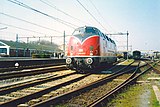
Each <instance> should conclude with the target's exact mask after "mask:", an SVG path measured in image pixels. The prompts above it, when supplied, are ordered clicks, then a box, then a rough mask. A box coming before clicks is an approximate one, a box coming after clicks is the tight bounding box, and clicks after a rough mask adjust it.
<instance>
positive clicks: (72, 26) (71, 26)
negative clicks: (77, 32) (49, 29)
mask: <svg viewBox="0 0 160 107" xmlns="http://www.w3.org/2000/svg"><path fill="white" fill-rule="evenodd" d="M7 1H9V2H11V3H14V4H17V5H19V6H22V7H24V8H27V9H30V10H32V11H34V12H37V13H39V14H42V15H44V16H47V17H49V18H51V19H54V20H56V21H58V22H60V23H62V24H64V25H66V26H68V27H70V28H73V29H75V27H78V26H77V25H75V24H72V23H70V22H67V21H64V20H62V19H59V18H57V17H54V16H52V15H49V14H47V13H45V12H42V11H40V10H37V9H35V8H32V7H30V6H28V5H26V4H24V3H22V2H20V1H18V0H7Z"/></svg>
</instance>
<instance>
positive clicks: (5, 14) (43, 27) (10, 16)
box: [0, 12, 63, 34]
mask: <svg viewBox="0 0 160 107" xmlns="http://www.w3.org/2000/svg"><path fill="white" fill-rule="evenodd" d="M0 14H2V15H5V16H7V17H10V18H14V19H17V20H20V21H23V22H26V23H29V24H32V25H35V26H38V27H41V28H44V29H48V30H52V31H55V32H57V33H61V34H62V33H63V32H60V31H57V30H55V29H51V28H48V27H44V26H41V25H39V24H36V23H33V22H30V21H27V20H24V19H20V18H17V17H15V16H11V15H9V14H6V13H2V12H0Z"/></svg>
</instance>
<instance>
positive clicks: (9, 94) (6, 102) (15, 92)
mask: <svg viewBox="0 0 160 107" xmlns="http://www.w3.org/2000/svg"><path fill="white" fill-rule="evenodd" d="M70 75H75V72H73V73H70V74H66V75H63V76H59V77H54V76H53V77H52V76H49V77H47V78H46V77H44V78H40V79H37V81H34V82H28V81H27V82H25V83H23V84H22V83H21V84H18V85H17V84H16V85H15V84H14V85H8V86H4V87H0V95H1V96H0V97H1V98H0V99H1V105H0V106H11V105H12V106H17V105H18V104H20V103H24V102H28V104H30V102H32V99H34V98H35V96H36V97H40V96H42V95H43V94H46V93H48V92H50V91H51V90H52V91H53V90H55V89H57V88H60V87H62V86H65V85H67V84H71V83H72V82H76V81H78V80H80V79H83V78H84V77H86V76H87V75H83V76H82V77H79V78H76V79H73V80H71V81H67V82H64V83H61V84H59V85H56V86H53V87H49V88H46V89H42V90H41V91H37V92H35V90H34V91H33V90H32V89H31V90H32V91H31V90H30V91H29V89H27V91H20V90H26V88H28V87H35V86H36V88H34V89H38V88H39V87H40V88H41V87H43V85H42V86H39V84H42V83H45V82H49V81H54V82H55V81H56V80H57V79H62V78H63V77H69V76H70ZM77 75H82V74H77ZM88 75H89V74H88ZM105 76H106V75H105ZM105 76H98V77H97V75H96V76H95V77H94V76H92V77H90V78H91V79H92V78H94V79H95V78H97V80H98V79H100V78H103V77H105ZM74 77H75V76H73V77H72V78H74ZM91 79H90V80H91ZM87 81H88V80H87ZM94 81H95V80H94ZM82 83H84V84H85V83H87V82H86V80H85V82H82ZM84 84H83V85H84ZM75 85H76V84H75ZM76 86H77V85H76ZM81 86H82V84H81ZM37 87H38V88H37ZM45 87H46V86H45ZM47 87H48V86H47ZM72 87H73V86H72ZM74 87H75V86H74ZM40 88H39V89H40ZM39 89H38V90H39ZM19 91H20V92H19ZM24 92H25V93H30V92H34V93H33V94H30V95H26V94H24ZM19 93H21V94H19ZM23 94H24V95H25V96H23ZM15 96H19V97H20V98H15ZM21 96H23V97H21ZM25 99H27V100H31V101H27V100H25ZM13 104H15V105H13Z"/></svg>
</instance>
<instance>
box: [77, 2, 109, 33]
mask: <svg viewBox="0 0 160 107" xmlns="http://www.w3.org/2000/svg"><path fill="white" fill-rule="evenodd" d="M77 2H78V3H79V4H80V5H81V6H82V7H83V8H84V10H85V11H87V13H88V14H89V15H90V16H91V17H92V18H93V19H94V20H95V21H96V22H97V23H98V24H99V25H100V26H101V27H102V28H103V29H105V30H106V31H107V32H108V30H107V29H106V28H105V27H104V26H103V25H102V24H101V23H100V22H99V21H98V20H97V19H96V18H95V17H94V16H93V14H92V13H91V12H90V11H89V10H88V9H87V8H86V7H85V6H84V5H83V4H82V3H81V2H80V1H79V0H77Z"/></svg>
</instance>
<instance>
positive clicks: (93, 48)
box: [66, 26, 117, 71]
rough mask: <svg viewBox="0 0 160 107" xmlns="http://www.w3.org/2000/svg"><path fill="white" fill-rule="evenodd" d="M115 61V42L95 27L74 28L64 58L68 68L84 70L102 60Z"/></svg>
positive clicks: (98, 63)
mask: <svg viewBox="0 0 160 107" xmlns="http://www.w3.org/2000/svg"><path fill="white" fill-rule="evenodd" d="M116 61H117V57H116V44H115V42H114V41H113V40H112V39H111V38H108V36H107V35H105V34H103V33H102V32H101V31H100V30H99V29H97V28H95V27H90V26H85V27H80V28H77V29H75V31H74V32H73V34H72V36H71V38H70V39H69V43H68V49H67V58H66V65H67V67H68V68H70V69H76V70H77V71H85V70H88V69H94V68H96V67H97V66H99V65H100V64H101V63H103V62H106V63H113V62H116Z"/></svg>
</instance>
